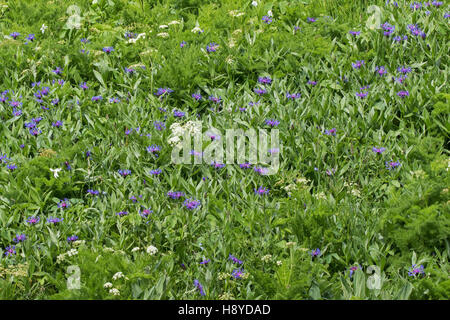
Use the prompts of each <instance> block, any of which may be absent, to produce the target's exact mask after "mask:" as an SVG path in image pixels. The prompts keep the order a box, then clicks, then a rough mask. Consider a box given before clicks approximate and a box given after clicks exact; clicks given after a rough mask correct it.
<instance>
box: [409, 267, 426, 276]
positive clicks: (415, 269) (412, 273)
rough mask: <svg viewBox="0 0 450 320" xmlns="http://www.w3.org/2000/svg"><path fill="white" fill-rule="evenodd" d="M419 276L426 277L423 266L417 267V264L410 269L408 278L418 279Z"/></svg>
mask: <svg viewBox="0 0 450 320" xmlns="http://www.w3.org/2000/svg"><path fill="white" fill-rule="evenodd" d="M417 275H423V276H424V275H425V270H424V268H423V265H420V267H416V265H415V264H413V265H412V266H411V268H409V272H408V276H410V277H414V278H415V277H416V276H417Z"/></svg>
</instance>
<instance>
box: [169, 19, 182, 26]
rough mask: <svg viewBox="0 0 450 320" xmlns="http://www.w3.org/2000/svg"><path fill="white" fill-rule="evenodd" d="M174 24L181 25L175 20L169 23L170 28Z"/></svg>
mask: <svg viewBox="0 0 450 320" xmlns="http://www.w3.org/2000/svg"><path fill="white" fill-rule="evenodd" d="M172 24H180V21H176V20H174V21H170V22H169V23H168V25H169V26H171V25H172Z"/></svg>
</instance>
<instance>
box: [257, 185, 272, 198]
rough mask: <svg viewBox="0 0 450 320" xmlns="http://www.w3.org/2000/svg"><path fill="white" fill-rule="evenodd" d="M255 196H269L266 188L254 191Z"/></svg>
mask: <svg viewBox="0 0 450 320" xmlns="http://www.w3.org/2000/svg"><path fill="white" fill-rule="evenodd" d="M254 191H255V194H257V195H259V196H262V195H267V194H269V189H267V188H266V187H262V186H261V187H259V188H258V189H254Z"/></svg>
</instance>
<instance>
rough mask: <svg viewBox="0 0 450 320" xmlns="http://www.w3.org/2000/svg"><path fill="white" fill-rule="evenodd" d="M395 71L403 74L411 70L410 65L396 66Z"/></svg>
mask: <svg viewBox="0 0 450 320" xmlns="http://www.w3.org/2000/svg"><path fill="white" fill-rule="evenodd" d="M397 71H398V72H400V73H403V74H408V73H410V72H411V71H412V69H411V68H410V67H405V66H400V67H398V68H397Z"/></svg>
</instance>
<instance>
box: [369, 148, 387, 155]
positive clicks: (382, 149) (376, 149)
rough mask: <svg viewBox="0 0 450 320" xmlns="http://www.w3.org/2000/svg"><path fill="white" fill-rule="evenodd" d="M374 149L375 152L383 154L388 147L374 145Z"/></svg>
mask: <svg viewBox="0 0 450 320" xmlns="http://www.w3.org/2000/svg"><path fill="white" fill-rule="evenodd" d="M372 151H373V152H375V153H378V154H382V153H383V152H384V151H386V148H383V147H381V148H376V147H373V148H372Z"/></svg>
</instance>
